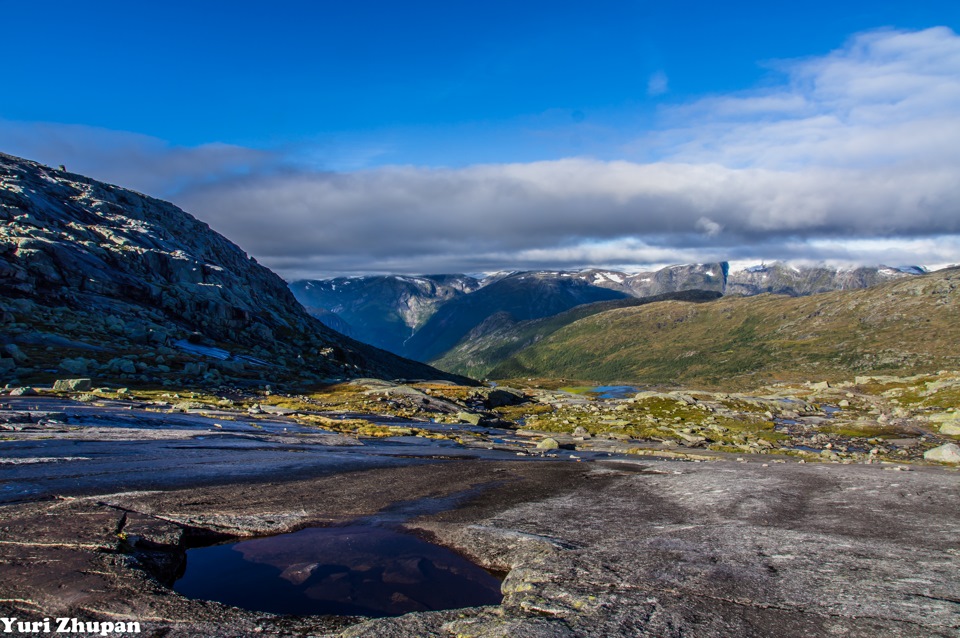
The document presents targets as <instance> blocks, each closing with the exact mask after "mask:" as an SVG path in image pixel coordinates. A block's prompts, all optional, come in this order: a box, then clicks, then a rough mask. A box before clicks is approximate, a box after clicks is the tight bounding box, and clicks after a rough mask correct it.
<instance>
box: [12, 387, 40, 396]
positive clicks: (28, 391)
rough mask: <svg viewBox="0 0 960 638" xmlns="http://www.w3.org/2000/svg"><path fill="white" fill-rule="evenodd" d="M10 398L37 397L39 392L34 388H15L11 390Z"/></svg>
mask: <svg viewBox="0 0 960 638" xmlns="http://www.w3.org/2000/svg"><path fill="white" fill-rule="evenodd" d="M10 396H12V397H35V396H37V391H36V390H34V389H33V388H29V387H26V388H14V389H13V390H10Z"/></svg>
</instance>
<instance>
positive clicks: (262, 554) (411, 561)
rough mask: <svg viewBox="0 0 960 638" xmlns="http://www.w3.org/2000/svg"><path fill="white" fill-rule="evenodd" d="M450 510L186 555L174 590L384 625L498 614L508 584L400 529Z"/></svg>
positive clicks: (407, 511)
mask: <svg viewBox="0 0 960 638" xmlns="http://www.w3.org/2000/svg"><path fill="white" fill-rule="evenodd" d="M462 496H463V495H462V494H461V495H456V497H454V498H456V500H459V497H462ZM452 504H453V498H451V497H447V498H440V499H429V500H424V501H412V502H407V503H400V504H397V505H395V506H394V507H392V508H390V509H388V510H386V511H384V512H381V513H380V514H378V515H377V516H375V517H371V518H369V519H363V520H361V521H358V522H355V523H353V524H350V525H346V526H341V527H311V528H307V529H303V530H300V531H298V532H292V533H289V534H279V535H277V536H270V537H266V538H258V539H253V540H246V541H240V542H237V543H230V544H222V545H214V546H210V547H199V548H196V549H189V550H187V552H186V563H185V568H184V570H185V571H184V572H183V576H181V577H180V578H179V579H178V580H177V581H176V582H175V583H174V586H173V589H174V590H175V591H177V592H179V593H180V594H182V595H184V596H187V597H188V598H197V599H203V600H214V601H217V602H221V603H224V604H226V605H232V606H234V607H240V608H243V609H248V610H252V611H264V612H270V613H275V614H291V615H338V616H370V617H383V616H398V615H401V614H405V613H409V612H413V611H436V610H440V609H459V608H463V607H474V606H479V605H498V604H500V602H501V601H502V599H503V596H502V594H501V593H500V583H501V579H498V578H497V577H496V576H494V575H493V574H491V573H490V572H488V571H486V570H485V569H483V568H482V567H480V566H478V565H476V564H474V563H472V562H470V561H468V560H467V559H466V558H464V557H463V556H460V555H459V554H457V553H456V552H453V551H451V550H449V549H447V548H445V547H442V546H440V545H435V544H433V543H430V542H427V541H426V540H423V539H421V538H419V537H417V536H415V535H413V534H409V533H405V532H403V531H399V530H398V529H396V528H395V527H394V525H396V524H398V523H399V522H401V521H403V520H407V519H409V518H410V517H411V516H413V515H419V514H423V513H426V512H427V511H440V510H443V509H447V508H449V507H450V506H452Z"/></svg>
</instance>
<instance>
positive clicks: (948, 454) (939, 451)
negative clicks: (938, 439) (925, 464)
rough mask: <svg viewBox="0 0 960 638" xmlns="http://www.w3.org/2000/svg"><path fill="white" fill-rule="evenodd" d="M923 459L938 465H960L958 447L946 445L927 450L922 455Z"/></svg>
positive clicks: (950, 444)
mask: <svg viewBox="0 0 960 638" xmlns="http://www.w3.org/2000/svg"><path fill="white" fill-rule="evenodd" d="M923 458H924V459H925V460H927V461H937V462H938V463H960V445H957V444H956V443H946V444H944V445H941V446H939V447H935V448H933V449H932V450H927V451H926V452H924V453H923Z"/></svg>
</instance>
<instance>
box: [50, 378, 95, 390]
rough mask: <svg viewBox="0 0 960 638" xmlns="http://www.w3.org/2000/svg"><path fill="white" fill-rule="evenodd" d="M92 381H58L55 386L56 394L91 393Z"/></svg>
mask: <svg viewBox="0 0 960 638" xmlns="http://www.w3.org/2000/svg"><path fill="white" fill-rule="evenodd" d="M91 387H92V384H91V381H90V379H57V380H56V381H55V382H54V384H53V390H54V392H89V391H90V388H91Z"/></svg>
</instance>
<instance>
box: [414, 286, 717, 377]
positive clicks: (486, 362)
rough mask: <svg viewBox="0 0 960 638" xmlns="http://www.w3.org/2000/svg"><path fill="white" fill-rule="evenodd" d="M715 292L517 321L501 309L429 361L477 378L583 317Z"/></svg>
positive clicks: (692, 292)
mask: <svg viewBox="0 0 960 638" xmlns="http://www.w3.org/2000/svg"><path fill="white" fill-rule="evenodd" d="M719 294H720V293H714V292H709V291H700V290H688V291H683V292H675V293H666V294H663V295H656V296H653V297H644V298H641V299H634V298H629V299H616V300H613V301H599V302H596V303H591V304H584V305H582V306H577V307H576V308H572V309H571V310H567V311H565V312H561V313H559V314H556V315H552V316H550V317H544V318H542V319H533V320H529V321H521V322H514V321H513V320H511V319H510V318H509V316H503V313H501V314H500V315H497V316H495V317H491V318H490V320H488V321H487V322H484V324H481V325H480V326H478V327H477V328H475V329H474V330H473V331H471V332H470V334H468V335H467V336H466V337H465V338H464V339H463V340H461V341H460V343H458V344H457V345H456V346H455V347H454V348H452V349H451V350H449V351H447V352H446V353H444V355H443V356H442V357H439V358H437V359H434V360H433V361H430V365H433V366H435V367H437V368H440V369H441V370H446V371H448V372H453V373H456V374H463V375H466V376H469V377H473V378H478V379H479V378H483V377H485V376H486V375H487V373H489V372H490V370H492V369H493V368H495V367H496V366H497V365H498V364H499V363H500V362H502V361H505V360H507V359H509V358H510V357H512V356H513V355H515V354H517V353H518V352H520V351H521V350H523V349H524V348H527V347H529V346H531V345H533V344H535V343H537V342H538V341H540V340H542V339H544V338H545V337H547V336H549V335H551V334H553V333H554V332H556V331H557V330H560V329H561V328H563V327H565V326H568V325H570V324H571V323H573V322H575V321H578V320H580V319H583V318H585V317H589V316H592V315H596V314H598V313H601V312H606V311H609V310H614V309H617V308H628V307H635V306H643V305H647V304H651V303H657V302H661V301H664V300H668V299H678V300H685V301H691V302H692V301H696V302H703V301H712V300H714V299H716V298H717V297H718V296H719Z"/></svg>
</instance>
